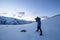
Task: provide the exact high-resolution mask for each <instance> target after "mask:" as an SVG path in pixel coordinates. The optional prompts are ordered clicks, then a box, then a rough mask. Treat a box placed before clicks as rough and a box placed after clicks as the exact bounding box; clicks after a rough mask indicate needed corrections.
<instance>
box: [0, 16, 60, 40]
mask: <svg viewBox="0 0 60 40" xmlns="http://www.w3.org/2000/svg"><path fill="white" fill-rule="evenodd" d="M41 23H42V24H41V28H42V31H43V35H42V36H40V35H39V34H40V32H36V27H37V23H36V22H33V23H31V24H25V25H0V40H60V15H58V16H54V17H51V18H47V19H46V20H43V21H42V22H41ZM23 29H24V30H26V32H21V30H23Z"/></svg>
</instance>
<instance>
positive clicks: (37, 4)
mask: <svg viewBox="0 0 60 40" xmlns="http://www.w3.org/2000/svg"><path fill="white" fill-rule="evenodd" d="M17 12H24V13H25V14H24V16H23V17H22V18H23V19H27V20H33V19H34V18H35V17H36V16H48V17H51V16H53V15H57V14H60V0H0V15H3V14H2V13H8V14H4V15H6V16H12V15H17V14H18V13H17ZM13 17H16V18H17V16H13Z"/></svg>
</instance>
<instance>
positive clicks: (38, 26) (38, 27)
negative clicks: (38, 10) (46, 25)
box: [35, 17, 42, 35]
mask: <svg viewBox="0 0 60 40" xmlns="http://www.w3.org/2000/svg"><path fill="white" fill-rule="evenodd" d="M35 20H36V22H37V30H36V31H37V32H38V31H40V35H42V30H41V18H39V17H36V18H35Z"/></svg>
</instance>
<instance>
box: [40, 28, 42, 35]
mask: <svg viewBox="0 0 60 40" xmlns="http://www.w3.org/2000/svg"><path fill="white" fill-rule="evenodd" d="M40 35H42V29H41V27H40Z"/></svg>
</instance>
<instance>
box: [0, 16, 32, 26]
mask: <svg viewBox="0 0 60 40" xmlns="http://www.w3.org/2000/svg"><path fill="white" fill-rule="evenodd" d="M32 22H33V21H26V20H20V19H16V18H11V17H4V16H0V25H20V24H29V23H32Z"/></svg>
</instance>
